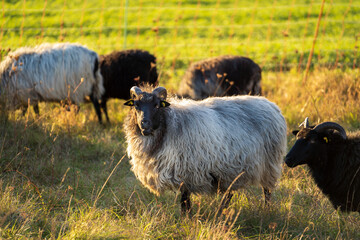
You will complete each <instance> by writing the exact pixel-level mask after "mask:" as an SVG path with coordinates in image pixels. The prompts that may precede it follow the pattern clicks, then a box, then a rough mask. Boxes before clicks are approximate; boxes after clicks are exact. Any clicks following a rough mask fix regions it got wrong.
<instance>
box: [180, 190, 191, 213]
mask: <svg viewBox="0 0 360 240" xmlns="http://www.w3.org/2000/svg"><path fill="white" fill-rule="evenodd" d="M180 203H181V212H182V213H190V209H191V201H190V192H189V191H187V190H183V191H181V200H180Z"/></svg>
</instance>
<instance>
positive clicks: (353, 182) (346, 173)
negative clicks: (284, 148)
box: [285, 118, 360, 212]
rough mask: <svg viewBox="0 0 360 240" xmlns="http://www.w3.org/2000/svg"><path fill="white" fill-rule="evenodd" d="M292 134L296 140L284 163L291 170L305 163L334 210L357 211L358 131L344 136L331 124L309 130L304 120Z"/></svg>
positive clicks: (359, 204)
mask: <svg viewBox="0 0 360 240" xmlns="http://www.w3.org/2000/svg"><path fill="white" fill-rule="evenodd" d="M293 134H294V135H296V139H297V140H296V142H295V144H294V146H293V147H292V148H291V150H290V152H289V153H288V154H287V155H286V160H285V162H286V164H287V165H288V166H289V167H291V168H293V167H296V166H298V165H302V164H307V165H308V166H309V169H310V172H311V174H312V177H313V178H314V180H315V182H316V184H317V186H318V187H319V188H320V189H321V191H322V192H323V193H324V194H325V195H326V196H327V197H328V198H329V199H330V201H331V203H332V204H333V206H334V208H338V207H340V210H341V211H347V212H348V211H358V212H360V131H357V132H353V133H348V134H346V132H345V130H344V129H343V128H342V127H341V126H340V125H339V124H337V123H334V122H323V123H320V124H318V125H316V126H315V127H314V126H312V127H310V126H309V121H308V118H306V119H305V122H304V123H303V124H301V125H300V131H293Z"/></svg>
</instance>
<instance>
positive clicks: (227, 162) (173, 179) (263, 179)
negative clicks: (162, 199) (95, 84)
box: [125, 96, 286, 194]
mask: <svg viewBox="0 0 360 240" xmlns="http://www.w3.org/2000/svg"><path fill="white" fill-rule="evenodd" d="M169 102H170V103H171V105H170V107H167V108H164V120H165V121H163V122H162V124H166V129H165V131H164V132H163V133H157V132H156V131H155V133H154V135H151V136H142V135H141V134H140V132H139V131H138V130H137V129H136V128H137V125H136V123H135V124H134V121H135V118H134V117H133V112H130V114H129V116H128V118H127V120H126V121H125V133H126V139H127V143H128V147H127V153H128V155H129V157H130V163H131V165H132V171H133V172H134V173H135V175H136V177H137V178H138V179H139V180H140V181H141V182H142V184H143V185H144V186H146V187H147V188H148V189H150V190H151V191H152V192H153V193H155V194H160V193H161V192H163V191H164V190H167V189H169V190H179V188H180V186H181V184H183V186H184V187H185V188H186V189H187V190H188V191H190V192H193V193H212V192H216V191H217V190H220V191H226V190H227V188H228V187H229V186H230V184H231V183H232V182H233V180H234V179H235V178H236V177H237V176H239V174H242V175H241V176H240V177H239V179H238V180H237V181H236V182H235V183H234V185H233V186H232V190H236V189H239V188H242V187H245V186H247V185H249V184H260V185H262V186H263V187H265V188H268V189H273V188H274V187H275V185H276V182H277V180H278V179H279V178H280V176H281V172H282V162H283V156H284V154H285V151H286V122H285V119H284V117H283V116H282V114H281V111H280V109H279V108H278V107H277V106H276V105H275V104H274V103H272V102H270V101H268V100H267V99H265V98H263V97H254V96H237V97H222V98H221V97H213V98H208V99H205V100H203V101H193V100H182V99H170V100H169ZM132 111H133V110H132ZM154 146H155V149H154Z"/></svg>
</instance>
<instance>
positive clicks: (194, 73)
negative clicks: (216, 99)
mask: <svg viewBox="0 0 360 240" xmlns="http://www.w3.org/2000/svg"><path fill="white" fill-rule="evenodd" d="M260 81H261V68H260V67H259V65H257V64H256V63H255V62H253V61H252V60H251V59H249V58H246V57H238V56H220V57H215V58H210V59H207V60H203V61H200V62H196V63H193V64H191V66H190V67H189V68H188V70H187V71H186V73H185V76H184V78H183V79H182V82H181V83H180V89H179V95H180V96H183V97H185V98H191V99H195V100H199V99H204V98H207V97H210V96H220V97H221V96H225V95H227V96H232V95H246V94H251V95H261V86H260Z"/></svg>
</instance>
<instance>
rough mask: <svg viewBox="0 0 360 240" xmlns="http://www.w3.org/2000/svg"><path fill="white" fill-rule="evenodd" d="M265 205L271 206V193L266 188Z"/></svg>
mask: <svg viewBox="0 0 360 240" xmlns="http://www.w3.org/2000/svg"><path fill="white" fill-rule="evenodd" d="M264 196H265V205H266V206H267V205H269V204H270V201H271V192H270V190H269V189H267V188H265V187H264Z"/></svg>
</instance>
